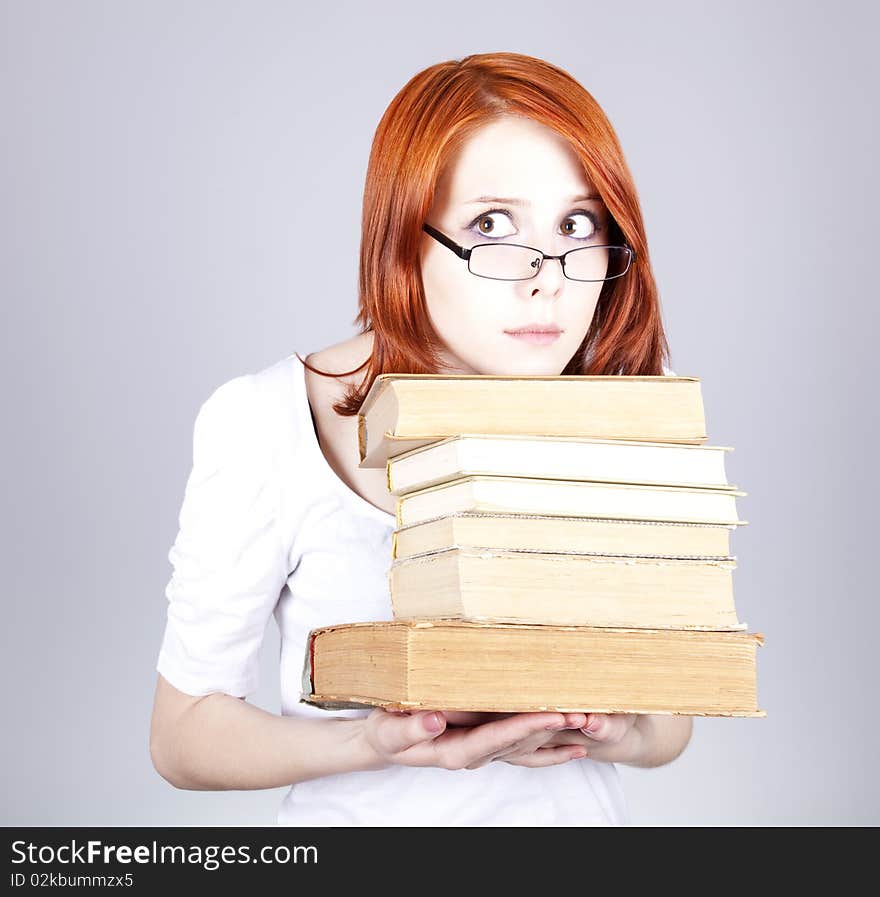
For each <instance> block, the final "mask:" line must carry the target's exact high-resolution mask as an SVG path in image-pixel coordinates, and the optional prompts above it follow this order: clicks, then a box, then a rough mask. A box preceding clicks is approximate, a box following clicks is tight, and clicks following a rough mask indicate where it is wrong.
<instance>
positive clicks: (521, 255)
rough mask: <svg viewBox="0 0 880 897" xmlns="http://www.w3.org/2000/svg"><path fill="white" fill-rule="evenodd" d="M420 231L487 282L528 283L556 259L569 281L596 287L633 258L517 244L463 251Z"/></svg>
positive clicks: (625, 250) (605, 250)
mask: <svg viewBox="0 0 880 897" xmlns="http://www.w3.org/2000/svg"><path fill="white" fill-rule="evenodd" d="M422 230H424V231H425V233H427V234H430V236H432V237H433V238H434V239H435V240H436V241H437V242H438V243H442V244H443V245H444V246H447V247H448V248H449V249H451V250H452V251H453V252H454V253H455V254H456V255H457V256H458V257H459V258H461V259H465V260H466V261H467V263H468V271H470V272H471V274H476V275H477V277H488V278H490V279H491V280H530V279H531V278H532V277H535V276H537V274H538V272H539V271H540V270H541V265H543V264H544V259H559V263H560V265H562V273H563V274H564V275H565V276H566V277H567V278H568V279H569V280H579V281H584V282H586V283H599V282H600V281H603V280H613V279H614V278H615V277H622V276H623V275H624V274H626V272H627V271H629V269H630V265H631V264H632V261H633V259H634V258H635V250H634V249H632V248H631V247H629V246H604V245H603V246H578V247H576V248H575V249H569V250H568V252H563V253H562V255H547V254H546V253H544V252H541V250H540V249H535V248H534V247H532V246H521V245H519V244H518V243H478V244H477V245H476V246H472V247H471V248H470V249H465V247H463V246H459V245H458V243H455V242H454V241H453V240H450V239H449V237H447V236H446V235H445V234H442V233H440V231H438V230H437V229H436V228H433V227H431V225H430V224H423V225H422Z"/></svg>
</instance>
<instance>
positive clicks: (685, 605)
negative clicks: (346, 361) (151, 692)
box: [303, 374, 766, 716]
mask: <svg viewBox="0 0 880 897" xmlns="http://www.w3.org/2000/svg"><path fill="white" fill-rule="evenodd" d="M705 429H706V428H705V417H704V412H703V403H702V395H701V390H700V381H699V379H697V378H694V377H660V376H657V377H650V376H559V377H538V376H529V377H496V376H477V375H474V376H456V377H452V376H445V375H414V374H402V375H401V374H393V375H392V374H385V375H381V376H380V377H377V378H376V380H375V381H374V383H373V386H372V388H371V389H370V391H369V393H368V394H367V396H366V398H365V400H364V402H363V405H362V407H361V409H360V413H359V415H358V439H359V451H360V458H361V466H364V467H378V466H385V468H386V472H387V479H388V488H389V490H390V492H391V493H392V494H393V495H395V496H396V497H397V528H396V530H395V532H394V535H393V540H392V557H391V558H390V568H389V588H390V593H391V602H392V609H393V617H394V619H393V620H388V621H380V622H369V623H350V624H343V625H336V626H328V627H322V628H320V629H316V630H313V631H312V632H311V633H310V636H309V649H308V651H307V652H306V659H305V665H304V669H303V700H304V701H307V702H309V703H313V704H317V705H319V706H323V707H328V708H333V707H364V706H386V707H394V708H397V709H422V708H424V709H428V708H431V709H440V710H443V709H445V710H477V711H502V712H524V711H535V710H561V711H576V710H581V711H597V712H607V713H683V714H691V715H711V716H765V715H766V714H765V712H764V711H762V710H760V709H759V708H758V706H757V685H756V653H757V647H758V646H759V645H762V644H763V642H764V638H763V636H762V635H761V634H760V633H749V632H748V631H747V625H746V624H745V623H742V622H740V621H739V620H738V618H737V613H736V608H735V604H734V597H733V571H734V569H735V568H736V558H735V557H733V556H732V555H731V554H730V534H731V532H732V531H733V530H734V528H735V527H737V526H740V525H743V524H745V522H746V521H742V520H739V519H738V517H737V511H736V498H737V497H738V496H743V495H745V494H746V493H745V492H741V491H739V490H738V489H737V488H736V486H735V485H733V484H730V483H728V482H727V478H726V474H725V467H724V460H725V453H726V452H728V451H731V449H730V448H729V447H725V446H708V445H705V444H704V443H705V441H706V438H707V437H706V433H705Z"/></svg>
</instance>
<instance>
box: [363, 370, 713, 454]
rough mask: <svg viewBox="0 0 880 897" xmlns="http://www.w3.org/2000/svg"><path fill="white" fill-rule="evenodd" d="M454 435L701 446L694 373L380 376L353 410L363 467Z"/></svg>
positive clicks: (703, 430) (701, 426)
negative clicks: (538, 437) (679, 374)
mask: <svg viewBox="0 0 880 897" xmlns="http://www.w3.org/2000/svg"><path fill="white" fill-rule="evenodd" d="M461 433H479V434H500V435H504V434H513V435H522V436H554V437H555V436H578V437H583V436H586V437H595V438H599V439H628V440H637V441H646V442H676V443H685V444H701V443H703V442H705V441H706V421H705V415H704V411H703V397H702V392H701V389H700V380H699V378H697V377H665V376H623V375H614V376H611V375H602V376H589V375H559V376H522V377H501V376H495V375H489V374H473V375H457V376H453V375H447V374H380V375H379V376H378V377H376V379H375V380H374V381H373V383H372V385H371V386H370V389H369V390H368V392H367V394H366V396H364V400H363V402H362V403H361V407H360V409H359V411H358V451H359V455H360V466H361V467H384V466H385V464H386V462H387V460H388V458H390V457H394V456H396V455H399V454H401V453H403V452H406V451H409V450H410V449H414V448H418V447H419V446H423V445H427V444H428V443H430V442H436V441H437V440H440V439H445V438H446V437H448V436H457V435H459V434H461Z"/></svg>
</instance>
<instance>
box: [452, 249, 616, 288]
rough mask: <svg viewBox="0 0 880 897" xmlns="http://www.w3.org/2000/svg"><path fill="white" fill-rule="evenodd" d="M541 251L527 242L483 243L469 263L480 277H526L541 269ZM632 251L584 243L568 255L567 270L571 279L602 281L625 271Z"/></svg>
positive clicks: (506, 278) (471, 268) (497, 278)
mask: <svg viewBox="0 0 880 897" xmlns="http://www.w3.org/2000/svg"><path fill="white" fill-rule="evenodd" d="M541 261H542V260H541V256H540V254H539V253H537V252H535V251H534V250H532V249H529V248H528V247H527V246H514V245H511V244H506V243H495V244H491V243H481V244H479V245H477V246H474V247H473V248H472V249H471V256H470V259H469V260H468V267H469V269H470V272H471V273H472V274H476V275H478V276H479V277H492V278H495V279H496V280H526V279H528V278H530V277H534V276H535V275H536V274H537V273H538V269H539V267H540V265H541ZM629 264H630V252H629V250H628V249H626V248H625V247H623V246H584V247H583V248H582V249H575V250H573V251H572V252H569V253H567V254H566V256H565V274H566V276H567V277H569V278H570V279H572V280H585V281H602V280H610V279H611V278H613V277H620V275H621V274H625V273H626V271H627V269H628V268H629Z"/></svg>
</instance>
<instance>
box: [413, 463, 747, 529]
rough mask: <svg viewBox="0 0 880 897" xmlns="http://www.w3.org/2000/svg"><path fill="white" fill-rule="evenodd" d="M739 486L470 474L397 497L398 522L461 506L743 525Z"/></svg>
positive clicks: (426, 517) (454, 510)
mask: <svg viewBox="0 0 880 897" xmlns="http://www.w3.org/2000/svg"><path fill="white" fill-rule="evenodd" d="M743 495H746V493H745V492H741V491H739V490H734V489H696V488H685V487H680V486H643V485H634V484H631V483H595V482H590V481H586V480H582V481H577V480H550V479H538V478H531V477H494V476H468V477H460V478H459V479H457V480H450V481H449V482H448V483H441V484H440V485H438V486H428V487H427V488H425V489H418V490H416V491H415V492H410V493H407V494H406V495H403V496H400V497H399V498H398V499H397V527H398V528H400V527H403V526H409V525H410V524H413V523H419V522H421V521H423V520H430V519H431V518H433V517H442V516H443V515H445V514H455V513H458V512H460V511H483V512H495V511H501V512H504V513H513V514H547V515H561V516H565V517H571V516H574V517H614V518H622V519H626V520H670V521H673V522H674V521H679V522H682V523H713V524H737V523H739V522H740V521H739V520H738V519H737V512H736V497H737V496H743Z"/></svg>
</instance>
